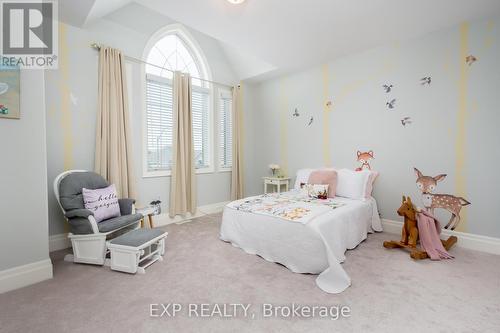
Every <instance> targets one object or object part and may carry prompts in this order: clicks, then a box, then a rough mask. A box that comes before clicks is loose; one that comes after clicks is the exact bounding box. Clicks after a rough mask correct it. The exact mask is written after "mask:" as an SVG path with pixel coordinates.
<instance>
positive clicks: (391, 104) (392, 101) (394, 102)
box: [385, 98, 396, 109]
mask: <svg viewBox="0 0 500 333" xmlns="http://www.w3.org/2000/svg"><path fill="white" fill-rule="evenodd" d="M395 104H396V99H395V98H393V99H392V100H391V101H390V102H387V103H385V105H387V108H389V109H394V107H395Z"/></svg>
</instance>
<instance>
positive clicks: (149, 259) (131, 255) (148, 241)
mask: <svg viewBox="0 0 500 333" xmlns="http://www.w3.org/2000/svg"><path fill="white" fill-rule="evenodd" d="M167 235H168V232H166V231H164V230H160V229H136V230H132V231H129V232H127V233H126V234H124V235H121V236H119V237H116V238H114V239H112V240H110V241H108V242H106V245H107V247H108V249H109V251H110V255H111V269H112V270H115V271H120V272H126V273H132V274H134V273H141V274H144V273H145V269H146V267H148V266H150V265H152V264H153V263H154V262H156V261H158V260H159V261H161V260H163V258H162V256H163V254H164V253H165V238H166V237H167Z"/></svg>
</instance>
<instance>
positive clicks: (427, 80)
mask: <svg viewBox="0 0 500 333" xmlns="http://www.w3.org/2000/svg"><path fill="white" fill-rule="evenodd" d="M431 80H432V79H431V77H430V76H425V77H423V78H421V79H420V84H421V85H426V84H431Z"/></svg>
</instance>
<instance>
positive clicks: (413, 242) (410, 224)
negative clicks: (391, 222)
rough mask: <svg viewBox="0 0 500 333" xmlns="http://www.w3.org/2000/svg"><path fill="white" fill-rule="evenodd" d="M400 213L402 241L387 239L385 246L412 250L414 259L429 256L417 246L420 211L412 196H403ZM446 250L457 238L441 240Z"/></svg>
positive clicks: (411, 254)
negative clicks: (418, 215)
mask: <svg viewBox="0 0 500 333" xmlns="http://www.w3.org/2000/svg"><path fill="white" fill-rule="evenodd" d="M397 212H398V215H399V216H402V217H404V224H403V229H402V230H401V241H399V242H398V241H385V242H384V247H385V248H388V249H395V248H404V249H407V250H409V251H410V257H412V258H413V259H416V260H419V259H425V258H429V255H428V254H427V252H425V251H423V250H422V249H420V248H419V247H417V244H418V241H419V231H418V223H417V214H418V213H419V212H420V211H417V209H416V208H415V207H414V206H413V203H412V202H411V198H410V197H405V196H403V200H402V203H401V206H400V207H399V209H398V211H397ZM441 242H442V243H443V246H444V248H445V249H446V250H448V249H449V248H450V247H452V246H453V245H454V244H455V243H456V242H457V238H456V237H455V236H451V237H450V238H448V239H447V240H446V241H443V240H442V241H441Z"/></svg>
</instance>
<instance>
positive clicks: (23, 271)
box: [0, 259, 52, 294]
mask: <svg viewBox="0 0 500 333" xmlns="http://www.w3.org/2000/svg"><path fill="white" fill-rule="evenodd" d="M48 279H52V262H51V261H50V259H45V260H41V261H37V262H34V263H31V264H27V265H22V266H17V267H13V268H9V269H6V270H3V271H0V294H2V293H5V292H7V291H10V290H14V289H18V288H22V287H25V286H29V285H30V284H34V283H37V282H41V281H44V280H48Z"/></svg>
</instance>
